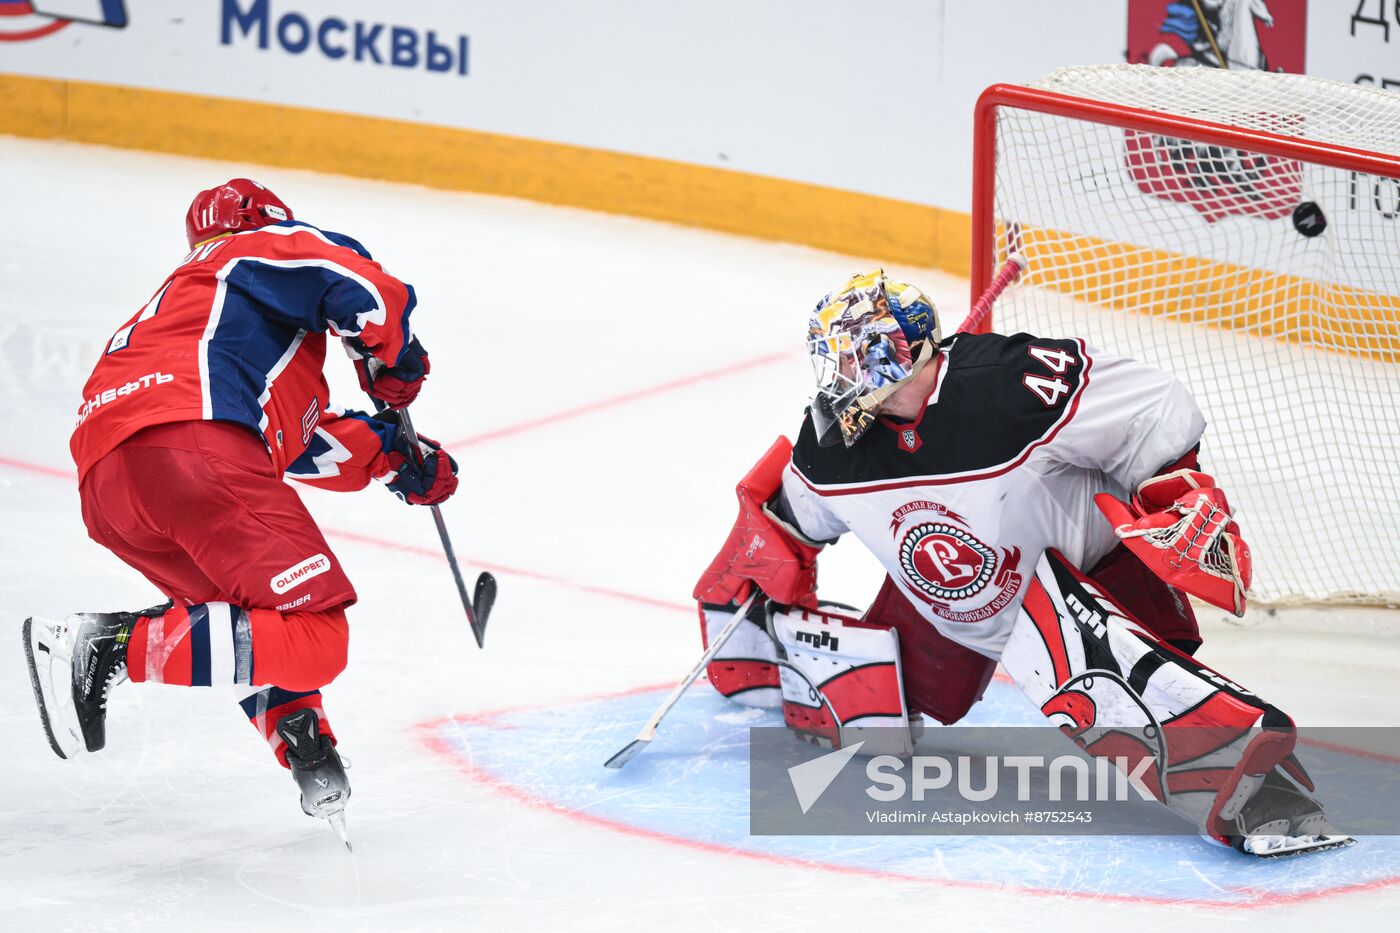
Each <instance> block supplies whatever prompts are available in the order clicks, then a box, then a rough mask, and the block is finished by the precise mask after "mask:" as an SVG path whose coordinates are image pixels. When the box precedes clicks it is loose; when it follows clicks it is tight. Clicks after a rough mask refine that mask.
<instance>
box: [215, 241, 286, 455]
mask: <svg viewBox="0 0 1400 933" xmlns="http://www.w3.org/2000/svg"><path fill="white" fill-rule="evenodd" d="M241 265H242V264H241V263H240V266H241ZM234 271H235V272H237V271H238V269H237V268H235V270H234ZM300 333H301V331H300V328H297V327H294V326H292V325H290V324H285V323H282V322H280V321H272V320H268V319H267V318H266V317H264V316H263V314H262V313H261V309H260V308H259V306H258V304H257V303H256V302H254V301H253V300H251V299H249V298H248V297H247V296H246V295H245V294H244V293H243V291H242V290H236V289H232V288H230V289H229V290H228V291H227V292H226V293H225V294H224V306H223V310H222V312H221V314H220V317H219V324H218V327H217V328H215V330H214V336H213V338H211V339H210V341H209V347H208V351H207V352H208V361H209V413H210V416H211V417H213V418H214V420H216V421H235V422H238V423H239V424H246V425H247V426H249V427H250V428H252V429H253V430H255V431H260V430H262V428H261V424H262V417H263V413H262V409H261V408H259V407H258V398H259V397H260V396H261V395H262V393H263V391H264V390H265V389H266V388H267V377H268V374H269V373H271V372H272V369H273V367H275V366H276V365H277V361H278V360H280V359H282V357H283V356H284V355H285V354H286V352H287V350H288V349H289V348H290V347H291V346H292V344H293V342H294V341H296V339H297V337H298V336H299V335H300Z"/></svg>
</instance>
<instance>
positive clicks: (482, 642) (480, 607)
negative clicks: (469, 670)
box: [472, 572, 496, 648]
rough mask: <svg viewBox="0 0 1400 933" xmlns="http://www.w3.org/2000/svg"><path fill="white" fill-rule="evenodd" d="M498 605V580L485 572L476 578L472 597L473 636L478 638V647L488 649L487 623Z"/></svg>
mask: <svg viewBox="0 0 1400 933" xmlns="http://www.w3.org/2000/svg"><path fill="white" fill-rule="evenodd" d="M494 605H496V578H495V577H494V576H492V575H491V574H490V573H489V572H483V573H482V574H481V576H479V577H477V578H476V590H475V592H474V594H473V596H472V613H473V615H474V616H475V618H473V619H472V634H473V635H475V636H476V646H477V647H478V648H485V647H486V623H487V621H488V620H489V619H490V617H491V607H492V606H494Z"/></svg>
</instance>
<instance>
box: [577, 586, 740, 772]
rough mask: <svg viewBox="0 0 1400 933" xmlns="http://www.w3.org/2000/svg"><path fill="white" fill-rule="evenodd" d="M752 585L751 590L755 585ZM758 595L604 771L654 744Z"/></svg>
mask: <svg viewBox="0 0 1400 933" xmlns="http://www.w3.org/2000/svg"><path fill="white" fill-rule="evenodd" d="M750 585H751V586H752V584H750ZM758 592H759V591H758V587H756V586H755V587H753V592H752V593H750V594H749V598H748V599H746V600H744V602H743V605H741V606H740V607H739V608H738V609H736V610H735V611H734V618H732V619H730V620H729V624H728V625H726V626H725V627H724V628H723V629H722V630H721V631H720V633H719V634H718V635H716V636H715V637H714V638H712V639H711V640H710V646H709V647H708V648H706V649H705V653H704V654H702V655H701V656H700V660H699V661H696V662H695V666H694V667H692V668H691V669H690V673H688V674H686V675H685V679H684V680H682V681H681V682H680V683H678V684H676V689H674V690H672V691H671V695H670V696H668V697H666V699H665V700H664V701H662V703H661V705H660V706H659V707H657V709H656V712H654V713H652V714H651V718H650V719H648V720H647V724H646V725H645V726H642V731H641V732H638V733H637V737H636V738H635V739H633V740H632V741H631V742H628V743H627V744H626V745H625V746H623V748H622V749H621V750H619V751H618V753H617V754H616V755H613V756H612V757H611V758H609V759H608V760H607V761H606V762H604V764H603V766H604V767H605V768H621V767H622V766H623V765H625V764H627V762H629V761H631V760H632V759H633V758H636V757H637V755H638V754H639V753H640V752H641V751H642V749H644V748H646V747H647V746H648V745H650V744H651V740H652V739H654V738H656V727H657V726H658V725H660V724H661V720H662V719H664V718H665V717H666V714H667V713H669V712H670V711H671V707H673V706H675V705H676V702H677V701H678V700H680V698H681V695H682V694H684V693H685V691H686V689H687V688H688V687H689V686H690V685H691V684H693V683H694V682H695V678H697V677H699V676H700V672H701V671H703V670H704V669H705V665H707V664H709V663H710V662H711V661H713V660H714V658H715V655H716V654H718V653H719V649H721V648H723V647H724V643H725V642H727V641H729V636H730V635H733V634H734V632H735V630H736V629H738V628H739V624H740V623H741V622H743V621H744V618H745V617H746V616H747V615H748V614H749V610H750V609H751V608H753V604H754V600H756V599H758Z"/></svg>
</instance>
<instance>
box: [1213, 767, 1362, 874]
mask: <svg viewBox="0 0 1400 933" xmlns="http://www.w3.org/2000/svg"><path fill="white" fill-rule="evenodd" d="M1244 780H1245V781H1251V782H1255V783H1256V785H1257V790H1255V791H1254V793H1253V795H1252V796H1251V797H1250V798H1249V799H1248V800H1247V801H1246V802H1245V804H1244V806H1242V807H1241V808H1240V811H1239V813H1238V814H1237V815H1236V816H1235V817H1234V819H1233V820H1231V821H1230V823H1231V827H1230V828H1231V829H1232V830H1233V832H1231V833H1230V834H1229V835H1228V836H1227V837H1226V838H1227V839H1228V841H1229V843H1230V844H1231V845H1233V846H1234V847H1235V848H1236V849H1237V850H1238V851H1240V852H1243V853H1245V854H1246V855H1254V856H1258V857H1259V858H1279V857H1280V856H1285V855H1301V854H1303V853H1305V852H1320V851H1322V850H1324V849H1337V848H1340V847H1342V846H1349V845H1351V844H1352V843H1353V842H1355V841H1356V840H1355V839H1352V838H1351V837H1350V836H1348V835H1346V834H1344V833H1339V832H1337V829H1336V827H1334V826H1333V825H1332V824H1331V823H1329V822H1328V821H1327V814H1325V813H1323V811H1322V804H1320V803H1318V802H1317V801H1316V800H1314V799H1313V798H1312V797H1310V796H1308V794H1307V792H1306V791H1304V790H1303V788H1301V787H1299V786H1298V785H1297V784H1295V783H1294V782H1293V781H1291V780H1289V779H1288V778H1287V777H1285V776H1284V775H1283V774H1282V772H1280V771H1278V770H1274V771H1270V772H1269V773H1268V774H1266V775H1264V776H1263V777H1262V778H1259V777H1247V778H1245V779H1244Z"/></svg>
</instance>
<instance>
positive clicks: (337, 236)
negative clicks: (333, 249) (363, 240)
mask: <svg viewBox="0 0 1400 933" xmlns="http://www.w3.org/2000/svg"><path fill="white" fill-rule="evenodd" d="M321 235H322V236H323V237H325V238H326V239H328V240H330V241H331V242H332V243H334V244H335V245H336V246H343V247H345V248H346V249H353V250H354V251H355V252H357V253H359V254H360V255H361V256H363V257H365V258H366V259H373V258H374V257H373V256H371V255H370V254H369V250H367V249H365V248H364V247H363V246H361V245H360V241H359V240H357V239H355V238H354V237H349V236H346V235H345V234H343V233H332V232H331V231H330V230H322V231H321Z"/></svg>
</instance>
